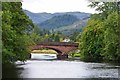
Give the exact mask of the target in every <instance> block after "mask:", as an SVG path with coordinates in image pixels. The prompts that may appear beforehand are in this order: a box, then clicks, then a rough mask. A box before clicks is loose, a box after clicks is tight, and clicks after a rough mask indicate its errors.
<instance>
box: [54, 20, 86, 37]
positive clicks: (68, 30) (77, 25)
mask: <svg viewBox="0 0 120 80" xmlns="http://www.w3.org/2000/svg"><path fill="white" fill-rule="evenodd" d="M87 21H88V19H86V20H79V21H77V22H74V23H73V24H72V25H68V26H63V27H60V28H56V29H54V30H53V31H54V32H62V33H63V34H64V35H65V36H69V35H72V34H73V33H74V32H81V31H82V29H83V28H84V26H85V25H86V23H87Z"/></svg>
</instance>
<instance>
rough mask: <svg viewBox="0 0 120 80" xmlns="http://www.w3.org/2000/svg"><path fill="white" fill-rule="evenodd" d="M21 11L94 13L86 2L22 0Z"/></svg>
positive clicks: (84, 0) (75, 0) (81, 0)
mask: <svg viewBox="0 0 120 80" xmlns="http://www.w3.org/2000/svg"><path fill="white" fill-rule="evenodd" d="M22 4H23V5H22V7H23V9H27V10H29V11H31V12H35V13H38V12H49V13H55V12H70V11H72V12H73V11H80V12H88V13H95V10H94V9H91V8H89V7H87V6H88V4H89V3H88V2H87V0H23V2H22Z"/></svg>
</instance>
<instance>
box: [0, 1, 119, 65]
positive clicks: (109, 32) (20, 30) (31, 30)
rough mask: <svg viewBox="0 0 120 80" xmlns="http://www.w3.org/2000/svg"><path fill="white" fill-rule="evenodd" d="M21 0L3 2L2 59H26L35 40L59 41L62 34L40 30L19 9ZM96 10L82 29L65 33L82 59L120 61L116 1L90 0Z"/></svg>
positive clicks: (61, 38) (62, 36) (117, 5)
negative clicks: (76, 46) (76, 47)
mask: <svg viewBox="0 0 120 80" xmlns="http://www.w3.org/2000/svg"><path fill="white" fill-rule="evenodd" d="M21 6H22V4H21V2H17V3H16V2H13V3H11V2H9V3H8V2H4V3H2V12H0V13H1V14H0V15H2V47H3V48H2V55H3V57H2V58H3V63H9V62H15V61H17V60H20V61H25V60H27V59H28V55H29V53H30V52H31V49H30V47H29V46H31V45H35V42H36V41H43V40H44V41H57V42H59V41H62V40H63V38H64V35H62V34H61V33H60V32H59V33H50V32H45V33H43V32H42V31H41V30H39V28H38V27H37V26H36V25H34V24H33V22H32V21H31V20H30V19H29V17H28V16H26V14H25V13H24V12H23V10H22V7H21ZM89 6H90V7H92V8H96V10H97V11H99V13H97V14H93V15H92V16H91V17H90V19H89V20H88V23H87V25H86V26H85V28H84V29H83V31H82V32H81V33H79V34H78V33H77V34H76V33H75V34H73V35H74V36H73V35H72V36H68V37H69V38H70V39H71V41H72V42H78V43H79V44H80V45H79V50H80V52H79V53H77V54H80V59H81V60H83V61H94V62H96V61H108V62H110V61H113V62H119V61H120V26H119V25H120V24H119V21H120V18H119V17H120V14H119V10H120V9H119V2H92V3H90V5H89Z"/></svg>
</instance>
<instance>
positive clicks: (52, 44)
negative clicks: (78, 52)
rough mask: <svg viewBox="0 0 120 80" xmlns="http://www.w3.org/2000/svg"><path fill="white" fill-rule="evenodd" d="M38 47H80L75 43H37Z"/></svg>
mask: <svg viewBox="0 0 120 80" xmlns="http://www.w3.org/2000/svg"><path fill="white" fill-rule="evenodd" d="M36 44H37V45H47V46H74V47H78V45H79V44H78V43H74V42H36Z"/></svg>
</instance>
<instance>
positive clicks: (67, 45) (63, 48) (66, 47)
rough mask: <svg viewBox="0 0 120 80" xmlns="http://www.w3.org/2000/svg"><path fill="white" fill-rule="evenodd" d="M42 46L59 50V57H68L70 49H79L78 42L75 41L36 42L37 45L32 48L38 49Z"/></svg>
mask: <svg viewBox="0 0 120 80" xmlns="http://www.w3.org/2000/svg"><path fill="white" fill-rule="evenodd" d="M41 48H48V49H52V50H55V51H56V52H57V58H58V59H64V58H68V53H69V52H70V51H73V50H76V49H78V43H73V42H36V45H35V46H34V47H33V48H32V49H33V50H38V49H41Z"/></svg>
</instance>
